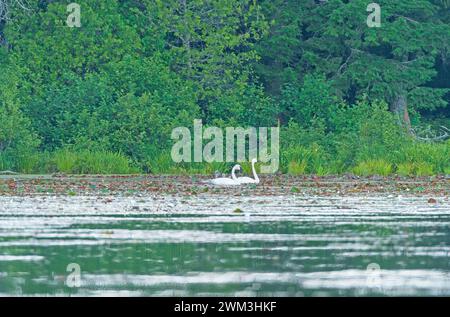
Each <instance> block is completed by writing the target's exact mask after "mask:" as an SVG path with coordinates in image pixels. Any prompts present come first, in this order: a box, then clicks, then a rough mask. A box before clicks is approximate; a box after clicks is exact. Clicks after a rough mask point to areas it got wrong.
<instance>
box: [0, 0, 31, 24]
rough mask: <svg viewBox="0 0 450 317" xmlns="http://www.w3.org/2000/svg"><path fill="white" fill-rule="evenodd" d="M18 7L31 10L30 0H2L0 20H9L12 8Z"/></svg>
mask: <svg viewBox="0 0 450 317" xmlns="http://www.w3.org/2000/svg"><path fill="white" fill-rule="evenodd" d="M14 7H17V8H19V9H21V10H25V11H29V10H30V9H29V5H28V0H0V22H2V21H9V20H10V13H11V9H12V8H14Z"/></svg>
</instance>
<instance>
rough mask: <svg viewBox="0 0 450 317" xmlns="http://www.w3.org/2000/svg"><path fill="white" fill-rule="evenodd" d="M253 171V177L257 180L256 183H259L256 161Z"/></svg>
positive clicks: (253, 164) (253, 163)
mask: <svg viewBox="0 0 450 317" xmlns="http://www.w3.org/2000/svg"><path fill="white" fill-rule="evenodd" d="M252 171H253V177H254V178H255V181H256V182H257V183H259V177H258V175H257V174H256V169H255V161H253V162H252Z"/></svg>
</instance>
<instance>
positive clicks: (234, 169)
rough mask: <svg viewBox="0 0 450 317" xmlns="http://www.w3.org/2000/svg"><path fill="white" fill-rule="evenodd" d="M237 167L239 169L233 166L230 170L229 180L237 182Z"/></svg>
mask: <svg viewBox="0 0 450 317" xmlns="http://www.w3.org/2000/svg"><path fill="white" fill-rule="evenodd" d="M238 167H239V165H235V166H233V168H232V169H231V178H232V179H233V180H237V178H236V174H235V173H236V170H237V169H238Z"/></svg>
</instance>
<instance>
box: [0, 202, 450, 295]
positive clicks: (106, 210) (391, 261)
mask: <svg viewBox="0 0 450 317" xmlns="http://www.w3.org/2000/svg"><path fill="white" fill-rule="evenodd" d="M436 199H437V203H436V204H430V203H428V202H427V198H424V197H408V198H405V197H397V196H395V197H393V196H383V197H381V196H372V197H365V198H361V197H327V198H323V197H303V196H300V195H299V196H294V195H288V196H271V197H240V196H231V197H229V196H220V195H208V194H202V195H198V196H195V197H181V196H176V195H167V196H158V197H156V196H155V197H149V196H146V197H123V198H118V197H45V196H41V197H31V198H30V197H28V198H23V197H0V295H3V296H5V295H6V296H9V295H63V296H65V295H106V296H109V295H119V296H129V295H132V296H149V295H150V296H173V295H176V296H182V295H192V296H215V295H225V296H327V295H388V296H389V295H450V258H449V254H450V202H449V201H448V198H445V197H436ZM237 208H239V209H240V210H242V212H235V211H236V209H237ZM71 263H75V264H77V265H79V267H80V269H81V278H80V283H81V285H80V287H69V286H70V285H71V284H70V283H68V278H69V279H70V278H72V280H71V281H74V279H73V278H74V275H71V274H70V272H67V268H68V265H69V264H71ZM75 280H76V278H75Z"/></svg>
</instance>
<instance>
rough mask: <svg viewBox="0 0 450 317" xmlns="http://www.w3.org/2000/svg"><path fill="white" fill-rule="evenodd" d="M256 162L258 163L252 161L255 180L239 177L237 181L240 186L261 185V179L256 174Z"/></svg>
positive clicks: (255, 160)
mask: <svg viewBox="0 0 450 317" xmlns="http://www.w3.org/2000/svg"><path fill="white" fill-rule="evenodd" d="M256 162H258V160H257V159H255V158H254V159H253V160H252V171H253V177H254V178H250V177H239V178H238V179H237V181H238V183H239V184H259V177H258V175H257V174H256V170H255V164H256Z"/></svg>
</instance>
